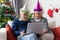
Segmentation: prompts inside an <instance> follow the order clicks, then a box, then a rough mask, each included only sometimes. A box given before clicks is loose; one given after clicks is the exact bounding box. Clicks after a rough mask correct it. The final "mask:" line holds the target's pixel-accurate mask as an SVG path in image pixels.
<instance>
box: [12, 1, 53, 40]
mask: <svg viewBox="0 0 60 40" xmlns="http://www.w3.org/2000/svg"><path fill="white" fill-rule="evenodd" d="M26 9H27V6H26V5H24V7H23V8H22V9H20V14H19V15H20V18H16V19H15V20H14V21H13V23H12V30H13V33H14V35H15V36H17V40H38V39H39V40H54V36H53V33H52V32H51V30H50V29H49V26H48V21H47V19H46V18H45V17H43V16H42V15H43V9H42V8H41V6H40V4H39V1H38V2H37V6H36V8H35V9H34V13H33V15H34V18H33V19H31V20H27V14H28V13H27V12H28V10H26ZM29 22H41V23H45V25H46V27H44V28H43V31H42V32H41V33H40V34H39V35H40V36H39V38H38V35H36V34H35V33H31V34H28V35H26V29H27V24H28V23H29Z"/></svg>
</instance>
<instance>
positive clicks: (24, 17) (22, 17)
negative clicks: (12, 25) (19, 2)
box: [20, 13, 27, 21]
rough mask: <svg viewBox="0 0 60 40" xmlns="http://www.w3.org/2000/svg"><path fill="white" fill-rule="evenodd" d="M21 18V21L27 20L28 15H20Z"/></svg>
mask: <svg viewBox="0 0 60 40" xmlns="http://www.w3.org/2000/svg"><path fill="white" fill-rule="evenodd" d="M20 18H21V20H24V21H25V20H27V14H26V13H21V14H20Z"/></svg>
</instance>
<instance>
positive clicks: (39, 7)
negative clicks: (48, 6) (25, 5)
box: [34, 0, 42, 11]
mask: <svg viewBox="0 0 60 40" xmlns="http://www.w3.org/2000/svg"><path fill="white" fill-rule="evenodd" d="M34 11H42V8H41V5H40V3H39V0H38V2H37V6H36V8H34Z"/></svg>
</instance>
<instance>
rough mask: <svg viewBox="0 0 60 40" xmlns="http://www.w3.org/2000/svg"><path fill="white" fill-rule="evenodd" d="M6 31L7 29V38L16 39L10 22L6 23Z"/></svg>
mask: <svg viewBox="0 0 60 40" xmlns="http://www.w3.org/2000/svg"><path fill="white" fill-rule="evenodd" d="M6 31H7V40H16V37H15V35H14V34H13V32H12V29H11V27H10V25H9V24H7V25H6Z"/></svg>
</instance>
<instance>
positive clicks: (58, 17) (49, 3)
mask: <svg viewBox="0 0 60 40" xmlns="http://www.w3.org/2000/svg"><path fill="white" fill-rule="evenodd" d="M26 1H27V2H28V8H29V10H30V11H31V12H33V9H34V8H35V6H36V3H37V0H26ZM39 1H40V4H41V5H42V8H43V16H44V17H46V18H47V19H48V22H52V21H55V23H56V26H60V0H39ZM23 3H25V0H24V1H23ZM50 7H51V8H54V9H53V15H52V16H53V17H49V15H48V13H47V11H48V9H49V8H50ZM55 8H59V11H58V13H56V12H55V11H54V10H55Z"/></svg>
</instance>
